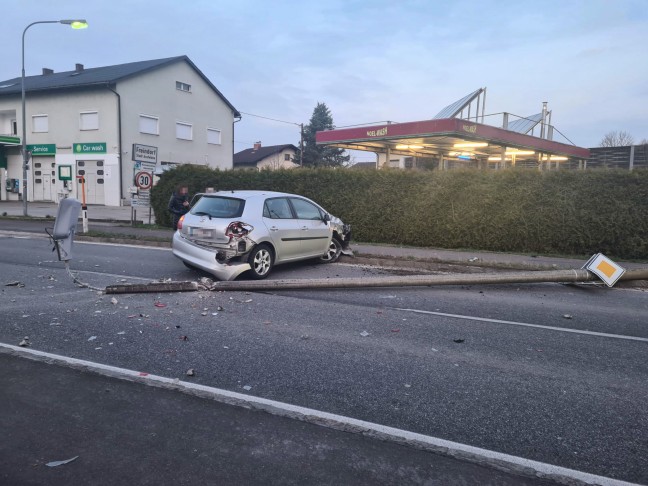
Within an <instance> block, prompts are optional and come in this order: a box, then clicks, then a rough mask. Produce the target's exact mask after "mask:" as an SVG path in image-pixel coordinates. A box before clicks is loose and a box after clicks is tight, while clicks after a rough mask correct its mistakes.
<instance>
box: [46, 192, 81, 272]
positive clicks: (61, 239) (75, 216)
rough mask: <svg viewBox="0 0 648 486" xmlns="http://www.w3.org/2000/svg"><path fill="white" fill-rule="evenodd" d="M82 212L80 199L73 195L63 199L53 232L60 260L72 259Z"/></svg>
mask: <svg viewBox="0 0 648 486" xmlns="http://www.w3.org/2000/svg"><path fill="white" fill-rule="evenodd" d="M80 212H81V202H80V201H78V200H77V199H74V198H71V197H69V198H66V199H61V202H60V203H59V207H58V212H57V214H56V220H55V221H54V231H53V232H52V240H54V247H55V248H56V252H57V254H58V259H59V260H62V261H68V260H72V243H73V241H74V234H75V232H76V226H77V222H78V220H79V213H80Z"/></svg>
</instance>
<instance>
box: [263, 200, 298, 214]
mask: <svg viewBox="0 0 648 486" xmlns="http://www.w3.org/2000/svg"><path fill="white" fill-rule="evenodd" d="M263 216H265V217H266V218H272V219H293V214H292V210H291V209H290V204H288V199H286V198H284V197H278V198H273V199H266V202H265V205H264V207H263Z"/></svg>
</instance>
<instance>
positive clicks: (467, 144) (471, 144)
mask: <svg viewBox="0 0 648 486" xmlns="http://www.w3.org/2000/svg"><path fill="white" fill-rule="evenodd" d="M453 147H455V148H471V147H488V144H487V143H486V142H461V143H455V144H454V145H453Z"/></svg>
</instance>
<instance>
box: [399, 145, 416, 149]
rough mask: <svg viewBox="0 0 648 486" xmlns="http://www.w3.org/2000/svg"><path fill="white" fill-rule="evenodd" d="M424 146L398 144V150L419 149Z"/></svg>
mask: <svg viewBox="0 0 648 486" xmlns="http://www.w3.org/2000/svg"><path fill="white" fill-rule="evenodd" d="M422 148H423V145H396V149H397V150H417V149H422Z"/></svg>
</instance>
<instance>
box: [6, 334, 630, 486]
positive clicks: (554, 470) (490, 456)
mask: <svg viewBox="0 0 648 486" xmlns="http://www.w3.org/2000/svg"><path fill="white" fill-rule="evenodd" d="M0 353H5V354H9V355H12V356H18V357H21V358H28V359H33V360H35V361H40V362H45V363H48V364H55V365H60V366H66V367H69V368H74V369H77V370H83V371H90V372H93V373H97V374H99V375H103V376H108V377H111V378H116V379H119V380H124V381H129V382H137V383H142V384H145V385H148V386H155V387H158V388H164V389H167V390H175V391H179V392H182V393H186V394H188V395H193V396H198V397H202V398H207V399H211V400H214V401H217V402H220V403H226V404H229V405H234V406H239V407H245V408H248V409H253V410H262V411H265V412H267V413H271V414H273V415H279V416H282V417H287V418H291V419H296V420H301V421H303V422H308V423H312V424H316V425H320V426H324V427H329V428H332V429H336V430H341V431H344V432H349V433H356V434H363V435H367V436H369V437H372V438H376V439H379V440H384V441H389V442H395V443H398V444H401V445H404V446H410V447H414V448H417V449H423V450H426V451H430V452H433V453H436V454H439V455H443V456H450V457H454V458H456V459H459V460H463V461H467V462H472V463H475V464H479V465H482V466H487V467H495V468H496V469H500V470H504V471H508V472H511V473H513V474H516V473H517V474H521V475H523V476H526V477H537V478H549V479H552V480H553V481H557V482H558V483H561V484H565V485H573V484H585V485H600V486H639V485H637V484H634V483H629V482H626V481H620V480H617V479H612V478H606V477H603V476H597V475H595V474H590V473H586V472H582V471H576V470H574V469H568V468H564V467H560V466H555V465H553V464H547V463H544V462H538V461H533V460H530V459H525V458H523V457H518V456H512V455H509V454H503V453H501V452H497V451H491V450H488V449H482V448H480V447H473V446H470V445H467V444H462V443H459V442H453V441H449V440H445V439H441V438H438V437H432V436H429V435H423V434H417V433H416V432H410V431H407V430H402V429H397V428H394V427H388V426H386V425H380V424H376V423H372V422H366V421H364V420H358V419H354V418H351V417H345V416H343V415H337V414H332V413H328V412H323V411H320V410H315V409H312V408H306V407H300V406H298V405H291V404H290V403H284V402H279V401H276V400H268V399H266V398H260V397H255V396H252V395H245V394H243V393H237V392H233V391H229V390H223V389H221V388H214V387H211V386H205V385H198V384H195V383H189V382H186V381H180V380H178V379H172V378H166V377H163V376H158V375H150V374H148V373H143V372H141V371H134V370H129V369H125V368H118V367H116V366H109V365H105V364H101V363H95V362H92V361H86V360H81V359H76V358H70V357H67V356H61V355H57V354H52V353H46V352H43V351H37V350H35V349H27V348H21V347H18V346H12V345H10V344H5V343H0ZM578 482H580V483H578Z"/></svg>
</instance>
